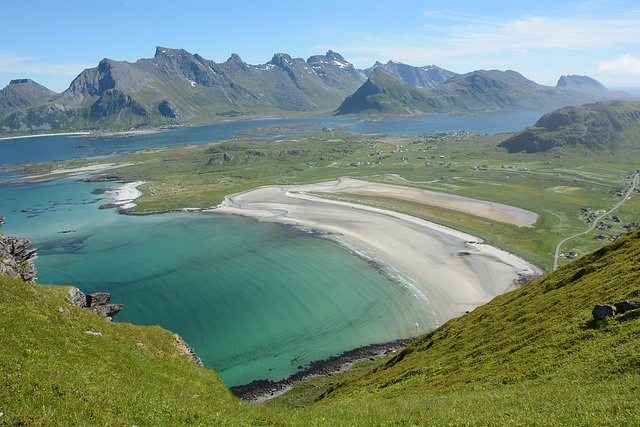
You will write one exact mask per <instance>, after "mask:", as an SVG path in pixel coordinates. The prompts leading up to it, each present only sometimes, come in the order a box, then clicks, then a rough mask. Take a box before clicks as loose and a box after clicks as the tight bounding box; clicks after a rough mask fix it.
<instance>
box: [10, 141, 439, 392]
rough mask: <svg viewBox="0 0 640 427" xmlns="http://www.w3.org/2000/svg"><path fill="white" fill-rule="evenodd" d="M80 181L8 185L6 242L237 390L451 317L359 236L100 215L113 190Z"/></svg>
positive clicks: (207, 218)
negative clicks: (185, 346)
mask: <svg viewBox="0 0 640 427" xmlns="http://www.w3.org/2000/svg"><path fill="white" fill-rule="evenodd" d="M50 138H54V137H50ZM55 138H62V137H55ZM141 138H143V137H141ZM144 138H148V136H146V137H144ZM181 138H182V141H187V142H185V143H188V138H186V137H185V136H184V134H183V135H182V136H181ZM35 139H37V138H35ZM204 139H205V140H206V142H208V141H210V140H212V139H207V137H204ZM127 140H130V141H132V140H134V139H131V138H122V141H118V142H117V143H116V145H117V144H122V145H126V143H127ZM76 142H77V140H76ZM0 145H2V144H0ZM1 148H2V147H0V151H1ZM73 151H74V150H71V149H70V152H72V153H73ZM75 179H77V177H76V178H74V179H62V180H58V181H54V182H45V183H38V184H20V185H11V186H3V187H0V207H1V208H2V211H1V212H0V215H3V216H5V217H7V220H6V222H5V226H4V227H3V232H4V233H5V234H9V235H18V236H22V237H26V238H29V239H31V240H32V241H33V244H32V247H35V248H38V253H39V259H38V260H36V266H37V267H38V269H39V278H38V282H39V283H54V284H60V285H69V286H77V287H79V288H80V289H81V290H83V291H84V292H86V293H90V292H97V291H105V292H110V293H111V294H112V295H113V301H114V302H119V303H123V304H124V305H125V308H124V310H123V311H122V312H121V313H120V314H118V316H117V317H116V321H120V322H132V323H136V324H159V325H161V326H163V327H165V328H167V329H170V330H172V331H174V332H176V333H178V334H180V335H181V336H183V338H185V339H186V340H187V342H189V343H190V344H191V346H192V347H194V348H195V349H196V351H197V353H198V355H199V356H200V357H201V358H202V359H203V361H204V362H205V364H206V365H207V366H209V367H213V368H215V369H216V371H217V372H218V373H219V374H220V375H221V377H222V379H223V380H224V381H225V383H226V384H227V385H228V386H234V385H239V384H246V383H249V382H251V381H253V380H257V379H269V380H279V379H282V378H284V377H287V376H289V375H292V374H293V373H295V372H297V371H298V370H299V369H300V368H304V367H307V366H308V365H309V364H310V363H311V362H313V361H316V360H320V359H326V358H328V357H330V356H334V355H337V354H340V353H342V352H344V351H347V350H351V349H353V348H356V347H360V346H365V345H368V344H372V343H381V342H389V341H394V340H396V339H398V338H406V337H415V336H418V335H420V334H422V333H425V332H427V331H429V330H431V329H433V328H435V327H437V326H438V325H439V324H440V323H441V322H442V321H443V320H444V319H443V317H442V316H440V315H439V314H438V310H436V309H434V307H433V306H431V305H430V304H429V303H428V302H425V299H426V300H428V299H429V298H431V297H433V295H429V293H428V292H422V295H419V294H416V292H415V290H416V289H420V286H417V285H419V284H416V279H415V277H413V276H415V274H408V272H407V271H406V270H405V269H403V268H398V266H397V265H394V260H393V259H392V258H390V257H388V256H385V255H384V254H380V253H379V251H376V250H374V249H372V247H371V245H367V244H366V243H364V242H363V241H361V240H358V239H356V238H353V236H352V237H351V238H350V237H349V236H344V235H343V236H342V237H343V241H339V240H340V239H336V238H335V236H337V235H338V234H339V233H333V237H334V238H327V237H332V236H331V235H326V234H324V235H323V233H322V231H323V230H322V227H306V228H304V227H303V229H302V230H301V229H299V228H296V227H292V226H291V225H287V224H280V223H277V222H264V221H257V220H255V219H250V218H245V217H244V216H243V215H231V214H230V213H225V214H222V213H221V212H222V210H220V211H219V212H213V213H190V214H184V213H171V214H163V215H152V216H145V217H132V216H125V215H118V214H117V213H116V212H114V211H113V210H100V209H98V207H99V206H100V205H101V204H103V203H107V202H108V198H109V197H111V196H110V195H109V194H101V195H100V194H91V192H92V191H93V190H95V189H98V188H104V187H105V186H107V185H105V184H104V183H103V184H99V183H85V182H77V181H75ZM245 216H246V215H245ZM318 231H320V232H321V233H318ZM324 232H325V233H326V232H327V231H326V230H324ZM336 242H337V243H338V244H337V243H336Z"/></svg>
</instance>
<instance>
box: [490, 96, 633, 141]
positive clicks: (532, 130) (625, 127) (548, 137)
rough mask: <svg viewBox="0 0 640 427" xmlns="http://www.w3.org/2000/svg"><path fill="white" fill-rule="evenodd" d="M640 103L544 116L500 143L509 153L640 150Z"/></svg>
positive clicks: (618, 103) (569, 109) (591, 106)
mask: <svg viewBox="0 0 640 427" xmlns="http://www.w3.org/2000/svg"><path fill="white" fill-rule="evenodd" d="M639 141H640V102H633V101H607V102H598V103H595V104H587V105H583V106H581V107H566V108H562V109H559V110H556V111H552V112H551V113H548V114H545V115H544V116H542V117H541V118H540V120H538V121H537V122H536V124H535V125H534V126H531V127H528V128H527V129H525V130H523V131H521V132H519V133H517V134H516V135H514V136H513V137H511V138H509V139H507V140H505V141H503V142H501V143H500V146H501V147H505V148H506V149H507V150H508V151H509V152H510V153H518V152H521V151H526V152H527V153H537V152H543V151H547V150H551V149H553V148H571V149H586V150H590V151H600V152H605V153H607V152H612V153H614V152H616V151H619V150H621V149H639V148H640V142H639Z"/></svg>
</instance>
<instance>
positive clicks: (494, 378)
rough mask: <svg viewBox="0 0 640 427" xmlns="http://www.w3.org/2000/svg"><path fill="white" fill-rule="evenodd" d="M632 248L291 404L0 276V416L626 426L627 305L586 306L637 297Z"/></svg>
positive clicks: (151, 335) (618, 249) (61, 421)
mask: <svg viewBox="0 0 640 427" xmlns="http://www.w3.org/2000/svg"><path fill="white" fill-rule="evenodd" d="M639 257H640V231H639V230H635V231H633V232H631V233H629V234H628V235H626V236H624V237H622V238H620V239H619V240H618V241H616V242H614V243H611V244H609V245H607V246H605V247H603V248H601V249H599V250H597V251H595V252H593V253H591V254H589V255H587V256H584V257H582V258H580V259H579V260H576V261H574V262H573V263H571V264H569V265H568V266H565V267H562V268H560V269H559V270H557V271H556V272H554V273H551V274H549V275H548V276H546V277H543V278H541V279H539V280H537V281H535V282H532V283H529V284H527V285H524V286H523V287H521V288H519V289H517V290H515V291H512V292H510V293H507V294H504V295H501V296H499V297H497V298H495V299H494V300H493V301H491V302H490V303H488V304H486V305H485V306H482V307H479V308H477V309H476V310H474V311H473V312H471V313H468V314H466V315H464V316H462V317H460V318H457V319H454V320H451V321H449V322H447V323H446V324H445V325H443V326H442V327H440V328H438V329H437V330H435V331H433V332H431V333H429V334H427V335H425V336H424V337H422V338H420V339H419V340H417V341H416V342H415V343H413V344H411V345H410V346H409V347H407V348H406V349H405V350H404V351H402V352H401V353H399V354H398V355H397V356H396V357H395V358H393V359H391V360H390V361H388V362H387V363H386V364H384V365H381V366H380V367H378V368H376V369H374V370H373V371H370V372H368V373H365V374H363V375H361V376H359V377H354V378H353V379H351V380H347V381H346V382H343V383H339V384H336V385H335V386H334V387H333V388H332V389H331V390H330V391H329V392H327V393H325V395H324V396H322V398H321V399H320V400H319V401H317V402H316V403H315V404H313V405H311V406H309V407H307V408H306V409H305V410H302V411H299V410H283V409H274V408H267V407H262V406H258V405H250V404H247V403H244V402H242V401H239V400H237V399H235V398H233V397H232V396H231V394H230V393H229V392H228V391H227V390H226V389H225V387H224V384H223V383H222V381H220V379H219V377H218V376H217V375H216V374H215V372H213V371H211V370H207V369H203V368H199V367H198V366H197V365H195V364H194V363H193V360H192V359H191V357H190V356H188V355H187V354H185V348H184V346H183V345H182V344H181V342H180V339H179V337H177V336H174V335H173V334H172V333H171V332H168V331H166V330H163V329H161V328H159V327H153V326H134V325H129V324H123V323H109V322H105V321H104V320H103V319H102V318H101V317H99V316H97V315H94V314H93V313H91V312H89V311H88V310H85V309H81V308H77V307H75V306H72V305H70V303H69V297H68V292H67V287H62V286H42V285H34V284H26V283H25V282H23V281H22V280H20V279H16V278H10V277H7V276H2V277H0V340H1V345H2V351H1V352H0V412H1V413H2V414H1V415H0V424H3V425H227V424H228V425H393V424H395V425H405V424H418V425H505V424H507V425H611V424H619V423H626V424H635V423H636V422H637V419H638V417H639V416H640V405H638V397H637V396H638V380H640V354H639V353H638V338H637V337H638V336H640V312H639V311H630V312H627V313H625V314H621V315H618V316H617V317H616V318H610V319H608V320H602V321H596V320H593V319H592V317H591V310H592V308H593V306H594V305H595V304H599V303H614V302H618V301H624V300H628V299H636V300H637V299H640V264H638V262H637V261H638V258H639ZM125 309H126V307H125ZM87 331H89V332H90V333H87Z"/></svg>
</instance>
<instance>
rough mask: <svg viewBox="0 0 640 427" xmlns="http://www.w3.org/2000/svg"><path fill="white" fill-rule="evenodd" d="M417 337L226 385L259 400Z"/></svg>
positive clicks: (401, 346) (246, 397)
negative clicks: (290, 371) (282, 374)
mask: <svg viewBox="0 0 640 427" xmlns="http://www.w3.org/2000/svg"><path fill="white" fill-rule="evenodd" d="M415 339H417V338H408V339H400V340H396V341H393V342H389V343H384V344H371V345H367V346H363V347H358V348H355V349H353V350H348V351H345V352H344V353H342V354H340V355H338V356H332V357H329V358H328V359H324V360H316V361H314V362H311V363H310V364H309V367H308V368H306V369H303V370H302V371H300V372H297V373H295V374H293V375H291V376H289V377H287V378H285V379H282V380H279V381H269V380H255V381H252V382H251V383H249V384H245V385H240V386H233V387H229V391H231V393H233V395H234V396H236V397H238V398H240V399H243V400H246V401H248V402H251V403H261V402H264V401H265V400H269V399H272V398H274V397H276V396H279V395H280V394H282V393H284V392H286V391H288V390H291V388H293V387H294V386H295V385H296V384H298V383H300V382H302V381H305V380H307V379H309V378H312V377H319V376H331V375H333V374H335V373H338V372H342V371H345V370H347V369H349V368H350V367H351V366H352V365H353V364H355V363H358V362H361V361H363V360H367V359H371V358H373V357H376V356H383V355H387V354H390V353H395V352H398V351H401V350H403V349H404V348H405V347H406V346H407V345H409V344H410V343H412V342H413V341H415Z"/></svg>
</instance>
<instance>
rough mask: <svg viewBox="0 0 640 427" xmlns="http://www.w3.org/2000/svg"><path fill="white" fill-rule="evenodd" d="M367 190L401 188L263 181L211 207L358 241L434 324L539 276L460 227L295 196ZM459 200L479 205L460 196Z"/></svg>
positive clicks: (343, 182) (345, 182) (354, 183)
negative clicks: (403, 282)
mask: <svg viewBox="0 0 640 427" xmlns="http://www.w3.org/2000/svg"><path fill="white" fill-rule="evenodd" d="M367 185H371V186H373V187H368V188H367ZM374 187H375V189H377V190H375V191H378V190H379V191H398V190H399V189H402V190H403V191H404V190H406V189H407V187H400V186H387V185H385V184H372V183H367V182H364V181H359V180H353V179H348V178H346V179H341V180H338V181H332V182H326V183H319V184H309V185H293V186H267V187H262V188H258V189H254V190H250V191H247V192H244V193H239V194H235V195H232V196H229V197H227V198H226V199H225V200H224V201H223V203H222V204H221V205H220V206H218V207H217V208H216V212H224V213H233V214H238V215H244V216H249V217H254V218H258V219H260V220H262V221H274V222H281V223H287V224H293V225H296V226H299V227H301V228H304V229H313V230H321V231H324V232H328V233H332V234H333V238H336V239H337V240H341V239H344V238H347V239H349V240H350V241H352V242H356V243H357V244H360V245H364V246H365V247H367V248H369V249H370V250H371V251H373V252H374V253H376V254H377V255H379V256H380V257H381V259H382V260H384V261H386V262H388V263H390V264H391V265H393V266H395V267H396V268H399V269H400V270H401V271H403V272H405V273H406V274H407V275H408V276H409V277H411V278H412V279H413V281H414V282H415V284H416V288H417V291H418V292H419V295H417V297H418V298H420V299H423V298H424V299H426V300H428V304H429V306H430V308H431V309H433V310H434V311H435V312H436V315H437V317H438V320H439V322H438V323H441V322H444V321H446V320H448V319H451V318H453V317H456V316H459V315H461V314H463V313H464V312H465V311H468V310H473V309H474V308H476V307H478V306H480V305H482V304H485V303H486V302H488V301H490V300H491V299H492V298H494V297H495V296H497V295H499V294H502V293H504V292H506V291H508V290H511V289H513V288H514V287H515V286H517V281H518V279H520V278H521V277H535V276H537V275H540V274H541V272H540V271H539V270H538V269H537V268H536V267H535V266H533V265H531V264H529V263H527V262H525V261H524V260H522V259H521V258H519V257H517V256H515V255H513V254H510V253H507V252H505V251H502V250H500V249H497V248H495V247H492V246H489V245H486V244H483V243H482V241H481V240H480V239H479V238H477V237H474V236H471V235H469V234H466V233H462V232H460V231H456V230H453V229H450V228H447V227H443V226H440V225H437V224H434V223H430V222H427V221H423V220H420V219H417V218H414V217H411V216H408V215H403V214H398V213H394V212H390V211H385V210H381V209H376V208H371V207H366V206H360V205H354V204H349V203H344V202H337V201H329V200H323V199H320V198H316V197H313V196H309V195H306V194H300V193H305V192H349V193H355V192H357V191H358V188H360V189H361V190H362V189H365V190H362V191H374ZM394 187H399V188H394ZM408 190H411V189H408ZM293 192H295V194H294V193H293ZM466 203H472V204H473V203H487V202H482V201H473V200H472V199H468V200H467V201H466ZM512 209H516V208H512ZM525 212H526V211H525ZM529 214H531V213H529ZM525 216H526V215H525ZM529 220H531V218H529ZM522 225H525V224H522ZM414 291H416V290H414Z"/></svg>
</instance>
